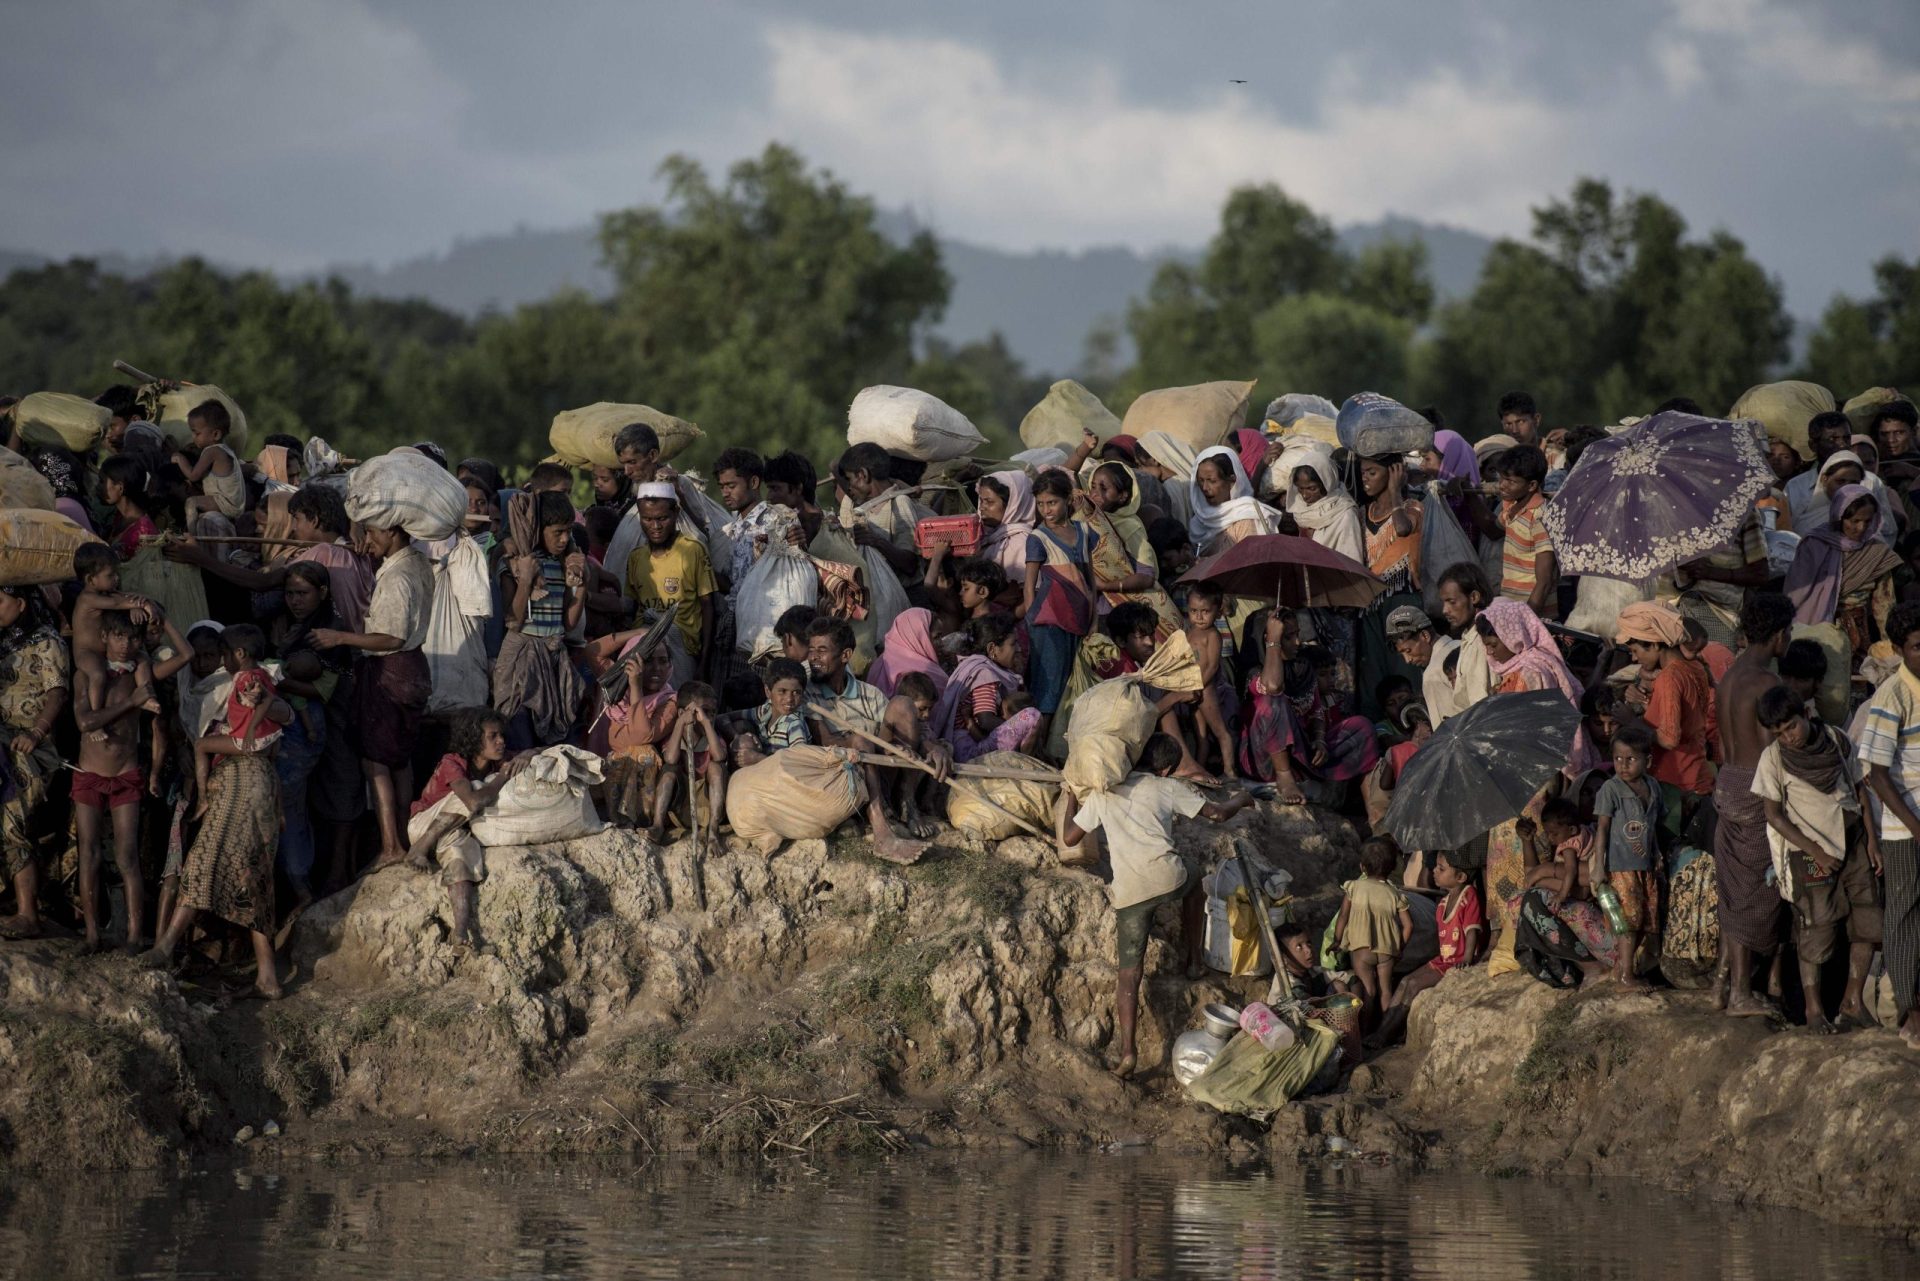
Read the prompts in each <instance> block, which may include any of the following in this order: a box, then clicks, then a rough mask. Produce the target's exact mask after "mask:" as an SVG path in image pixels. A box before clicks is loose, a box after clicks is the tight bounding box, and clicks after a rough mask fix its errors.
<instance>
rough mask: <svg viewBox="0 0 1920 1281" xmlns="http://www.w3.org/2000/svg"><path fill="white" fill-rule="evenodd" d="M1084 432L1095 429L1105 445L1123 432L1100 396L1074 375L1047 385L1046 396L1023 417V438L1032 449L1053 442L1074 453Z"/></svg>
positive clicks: (1058, 446) (1096, 435) (1095, 433)
mask: <svg viewBox="0 0 1920 1281" xmlns="http://www.w3.org/2000/svg"><path fill="white" fill-rule="evenodd" d="M1083 431H1091V432H1092V433H1093V434H1094V436H1095V437H1096V438H1097V439H1098V440H1099V441H1100V443H1101V444H1103V445H1104V444H1106V443H1107V442H1108V441H1109V440H1112V439H1113V438H1114V437H1115V436H1118V435H1119V434H1120V420H1119V419H1118V418H1116V417H1114V415H1113V411H1112V410H1111V409H1108V408H1107V407H1106V406H1105V405H1103V404H1101V403H1100V398H1099V397H1098V396H1096V395H1094V394H1093V393H1092V392H1090V391H1088V390H1087V389H1086V388H1085V387H1082V386H1081V385H1080V384H1079V383H1077V382H1075V381H1073V379H1071V378H1062V379H1061V380H1060V381H1059V382H1057V383H1055V384H1054V385H1053V386H1051V387H1049V388H1047V394H1046V397H1045V398H1044V399H1043V400H1041V402H1040V403H1039V404H1037V405H1035V406H1034V407H1033V408H1032V409H1029V410H1028V411H1027V416H1026V417H1025V418H1022V419H1021V420H1020V440H1021V442H1022V443H1024V444H1025V445H1026V446H1027V448H1029V449H1045V448H1046V447H1047V446H1049V445H1052V446H1055V447H1056V448H1059V449H1064V450H1066V451H1067V452H1068V453H1072V452H1073V451H1074V450H1075V449H1077V448H1078V447H1079V445H1080V433H1081V432H1083Z"/></svg>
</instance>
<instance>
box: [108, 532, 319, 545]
mask: <svg viewBox="0 0 1920 1281" xmlns="http://www.w3.org/2000/svg"><path fill="white" fill-rule="evenodd" d="M191 537H192V538H193V541H195V542H196V543H223V544H224V543H232V544H235V545H239V546H249V547H253V546H260V545H262V544H271V545H273V546H275V547H326V546H331V544H329V543H323V542H321V541H320V540H319V539H316V538H256V537H250V536H248V535H245V534H206V535H200V534H194V535H191ZM178 539H179V536H178V535H175V534H142V535H140V545H141V546H142V547H151V546H153V545H154V544H156V543H165V542H168V541H170V540H171V541H178Z"/></svg>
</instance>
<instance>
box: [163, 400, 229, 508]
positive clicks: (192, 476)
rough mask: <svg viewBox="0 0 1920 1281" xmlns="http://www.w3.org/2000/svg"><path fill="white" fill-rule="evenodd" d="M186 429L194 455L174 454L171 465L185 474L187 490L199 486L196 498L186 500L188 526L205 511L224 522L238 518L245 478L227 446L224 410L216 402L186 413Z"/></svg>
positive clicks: (226, 417)
mask: <svg viewBox="0 0 1920 1281" xmlns="http://www.w3.org/2000/svg"><path fill="white" fill-rule="evenodd" d="M187 427H188V429H189V430H191V431H192V432H193V447H194V449H195V450H196V451H197V453H198V456H197V457H196V458H194V459H192V460H189V459H188V458H187V456H186V455H185V454H182V453H178V452H176V453H175V454H174V456H173V463H174V466H176V467H178V468H179V469H180V470H181V471H182V472H183V473H185V475H186V478H187V484H188V486H189V487H191V486H194V485H198V486H199V487H200V494H199V496H198V497H194V498H189V499H188V500H187V524H188V526H189V527H191V526H192V524H193V522H194V521H195V520H196V519H197V518H199V517H200V516H203V515H205V514H207V513H208V512H219V513H220V514H221V515H222V516H225V517H226V518H227V519H228V520H237V519H239V517H240V514H241V513H242V512H244V511H245V510H246V508H247V478H246V477H245V476H244V475H243V474H241V471H240V460H239V459H238V458H237V457H235V456H234V452H233V449H232V447H231V446H229V445H228V444H227V434H228V433H229V432H231V431H232V430H233V419H232V417H231V416H230V415H229V414H228V413H227V407H226V406H225V405H223V404H221V403H220V402H219V401H217V400H208V401H205V402H203V403H202V404H200V405H197V406H195V407H194V409H193V410H192V411H191V412H189V413H188V414H187Z"/></svg>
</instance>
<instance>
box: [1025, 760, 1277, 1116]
mask: <svg viewBox="0 0 1920 1281" xmlns="http://www.w3.org/2000/svg"><path fill="white" fill-rule="evenodd" d="M1180 755H1181V753H1180V745H1179V744H1178V743H1176V742H1174V741H1173V739H1172V737H1171V736H1170V735H1167V734H1155V735H1154V736H1153V737H1152V738H1150V739H1148V740H1147V744H1146V746H1145V747H1144V748H1143V749H1142V750H1141V752H1140V765H1139V772H1137V773H1135V774H1133V775H1131V776H1130V777H1129V778H1128V779H1127V781H1126V782H1124V783H1122V784H1120V786H1118V787H1116V788H1114V789H1113V790H1111V791H1107V792H1094V793H1091V794H1090V795H1088V796H1087V797H1085V798H1084V799H1083V800H1081V801H1080V802H1079V808H1078V809H1077V810H1071V812H1070V817H1068V818H1067V819H1066V820H1065V823H1064V826H1063V828H1062V832H1061V836H1062V839H1063V841H1064V842H1065V844H1066V845H1067V846H1068V847H1069V848H1072V847H1075V846H1078V845H1079V844H1080V843H1081V842H1082V841H1084V840H1086V837H1087V835H1088V834H1089V833H1091V832H1096V831H1097V832H1101V833H1102V834H1103V835H1104V836H1105V844H1106V850H1107V858H1108V860H1109V862H1110V863H1111V864H1112V866H1113V880H1112V881H1111V882H1110V883H1109V884H1108V886H1107V896H1108V898H1109V899H1110V900H1111V901H1112V903H1113V908H1114V912H1115V913H1116V914H1117V917H1118V919H1117V921H1116V922H1115V924H1116V933H1117V934H1118V937H1119V948H1118V956H1117V957H1116V963H1117V965H1118V967H1119V973H1118V975H1117V977H1116V978H1115V982H1114V1035H1115V1037H1116V1039H1117V1040H1118V1042H1119V1048H1120V1061H1119V1063H1118V1064H1116V1065H1115V1067H1114V1074H1115V1075H1116V1076H1119V1077H1121V1078H1123V1079H1124V1078H1126V1077H1129V1076H1132V1075H1133V1069H1134V1035H1133V1032H1134V1021H1135V1016H1136V1013H1137V1011H1138V1009H1139V1004H1140V977H1141V962H1142V961H1143V960H1145V958H1146V953H1147V935H1148V934H1149V933H1150V932H1151V931H1152V928H1153V917H1154V913H1155V912H1157V911H1158V910H1159V909H1160V908H1161V907H1162V906H1172V905H1173V904H1175V903H1178V904H1179V905H1180V933H1181V938H1182V940H1183V941H1184V943H1185V946H1186V963H1187V969H1188V972H1189V973H1192V972H1194V970H1195V967H1196V966H1198V965H1199V964H1200V949H1201V944H1202V937H1201V920H1200V916H1201V911H1202V909H1203V908H1204V907H1205V903H1206V896H1205V893H1204V891H1202V889H1201V887H1200V878H1199V877H1198V876H1196V875H1193V874H1192V873H1191V872H1189V870H1188V868H1187V865H1186V863H1185V862H1184V861H1183V860H1182V859H1181V857H1180V855H1179V854H1177V853H1175V852H1174V848H1173V820H1174V819H1175V817H1181V818H1195V817H1198V818H1204V819H1205V820H1207V821H1208V822H1210V823H1224V822H1225V821H1226V820H1228V819H1230V818H1232V817H1233V816H1234V815H1235V814H1238V813H1239V812H1240V811H1241V810H1243V809H1245V808H1246V807H1247V806H1248V805H1251V804H1252V803H1253V798H1252V797H1251V796H1249V795H1248V794H1247V793H1245V792H1236V793H1234V794H1233V795H1232V796H1231V797H1229V798H1228V799H1227V800H1225V801H1209V800H1208V799H1207V798H1206V797H1204V796H1202V795H1201V794H1200V793H1199V791H1197V790H1196V789H1195V788H1194V787H1193V785H1192V784H1190V783H1186V782H1184V781H1182V780H1180V779H1177V778H1174V777H1172V775H1173V772H1174V770H1175V769H1176V768H1177V767H1178V766H1179V764H1180ZM1062 796H1063V797H1064V798H1065V799H1066V803H1067V804H1068V806H1069V807H1071V806H1072V804H1073V800H1072V795H1071V793H1070V792H1067V791H1065V790H1064V789H1063V790H1062Z"/></svg>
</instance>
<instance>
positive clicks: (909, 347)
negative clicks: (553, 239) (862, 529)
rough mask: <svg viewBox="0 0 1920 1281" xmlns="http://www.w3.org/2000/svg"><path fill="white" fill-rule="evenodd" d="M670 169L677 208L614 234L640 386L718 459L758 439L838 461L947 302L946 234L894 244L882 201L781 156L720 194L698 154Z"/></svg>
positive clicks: (642, 216)
mask: <svg viewBox="0 0 1920 1281" xmlns="http://www.w3.org/2000/svg"><path fill="white" fill-rule="evenodd" d="M662 171H663V173H664V174H665V175H666V179H667V188H668V195H667V202H666V206H665V207H664V208H660V209H651V208H647V209H630V210H625V211H622V212H620V213H614V214H609V215H607V216H606V217H604V218H603V219H602V220H601V227H600V245H601V250H602V252H603V254H604V256H605V259H606V262H607V265H608V267H609V268H611V269H612V271H613V274H614V280H615V283H616V293H615V298H614V307H613V313H614V320H615V331H616V335H617V339H616V341H617V342H618V343H620V344H622V345H623V346H624V347H625V348H626V349H627V350H628V351H629V352H630V353H631V358H632V370H633V375H634V378H635V382H636V389H644V391H645V396H644V399H645V401H646V403H648V404H651V405H654V406H656V407H657V408H660V409H663V410H666V411H667V412H669V413H675V414H679V415H681V416H683V417H686V418H690V419H692V420H693V421H695V422H698V423H700V424H701V426H702V427H703V428H704V429H705V430H706V432H707V433H708V438H709V442H710V443H709V451H710V450H711V448H712V447H713V445H714V444H717V443H718V442H721V441H726V440H759V441H782V442H787V443H791V444H793V445H795V446H796V447H799V448H802V449H806V450H810V451H811V452H813V453H815V454H826V453H828V452H830V451H831V450H833V449H834V448H835V447H836V446H837V445H838V444H839V443H841V442H843V441H844V440H845V428H844V423H845V421H846V411H847V405H848V403H849V402H850V401H851V400H852V399H853V397H854V394H855V393H857V392H858V391H859V390H860V388H861V387H862V386H865V385H867V384H870V383H875V382H884V381H894V380H898V379H899V378H901V377H903V376H904V375H905V374H906V372H907V370H908V369H909V367H910V366H911V365H912V363H913V347H914V340H915V338H916V337H917V336H918V335H919V332H920V330H921V329H922V327H923V326H925V325H926V324H927V323H929V322H931V321H932V320H935V319H937V318H938V317H939V315H940V313H941V311H942V310H943V309H944V308H945V306H946V301H947V293H948V289H949V285H950V282H949V279H948V277H947V273H946V271H945V270H944V269H943V268H942V266H941V264H940V253H939V249H938V247H937V246H936V245H935V243H934V240H933V237H932V236H931V235H930V234H928V233H926V232H922V233H920V234H919V235H917V236H915V237H914V239H913V240H912V241H911V242H910V243H909V244H907V245H905V246H899V245H895V244H893V243H892V242H891V241H889V240H888V239H887V238H886V237H885V236H883V235H882V234H881V233H880V231H879V230H878V228H877V227H876V226H875V224H874V211H873V204H872V202H871V201H869V200H867V199H865V198H863V197H860V196H856V195H854V194H852V193H851V192H849V191H848V190H847V189H846V187H845V186H843V185H842V184H841V183H840V182H839V181H838V180H836V179H835V178H833V177H832V175H830V174H827V173H824V172H822V173H815V172H810V171H809V170H808V168H807V166H806V164H805V162H804V161H802V160H801V158H800V157H799V156H798V155H796V154H795V153H794V152H792V151H790V150H788V149H787V148H785V147H781V146H778V145H774V146H769V147H768V148H767V149H766V151H765V152H763V153H762V154H761V155H760V156H759V157H758V158H757V159H754V160H748V161H742V162H741V163H739V164H737V165H735V166H734V167H733V168H732V169H731V170H730V171H729V172H728V174H727V178H726V181H725V183H724V184H721V185H717V186H716V185H715V184H714V183H713V182H712V181H711V180H710V179H709V178H708V176H707V174H706V172H705V170H704V169H702V168H701V166H700V165H698V164H696V163H695V162H694V161H692V160H690V159H687V158H686V157H684V156H675V157H672V158H671V159H669V160H668V161H667V162H666V164H665V165H664V166H663V167H662Z"/></svg>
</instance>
